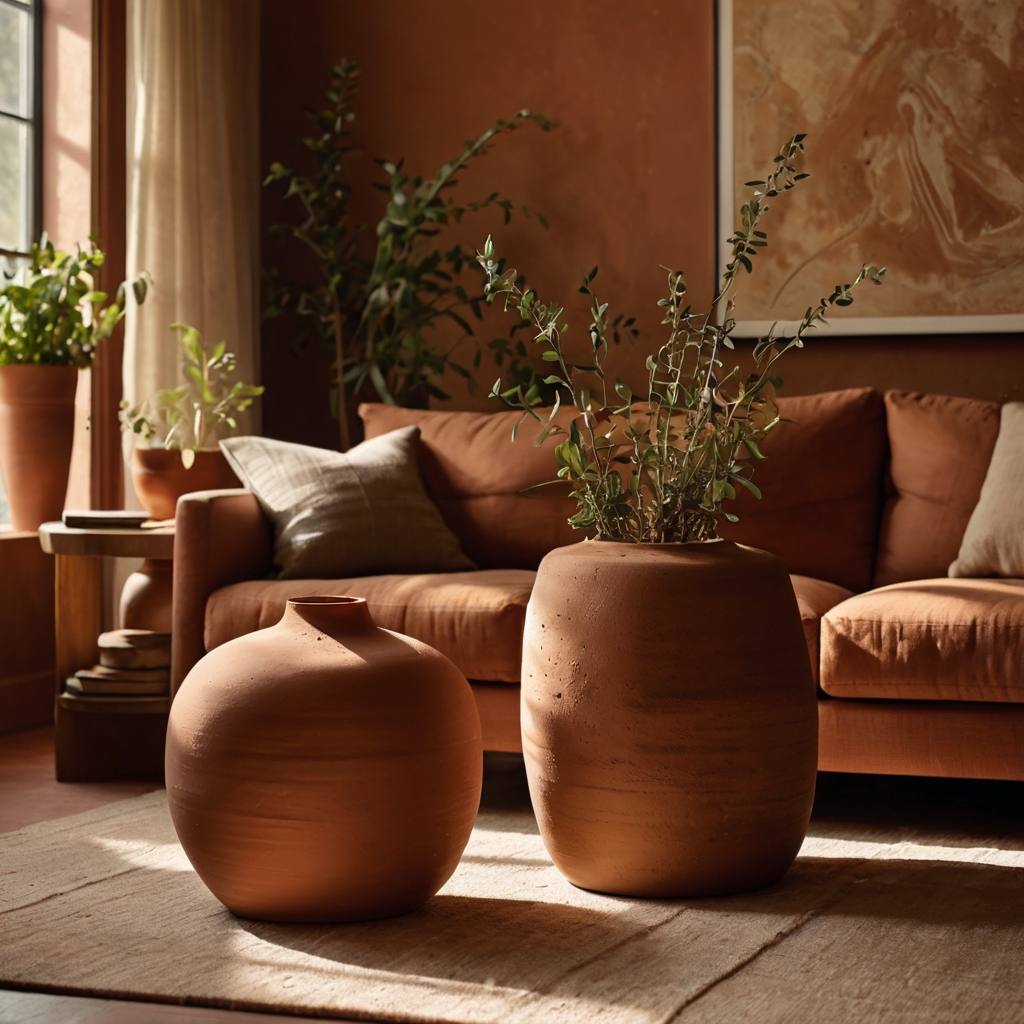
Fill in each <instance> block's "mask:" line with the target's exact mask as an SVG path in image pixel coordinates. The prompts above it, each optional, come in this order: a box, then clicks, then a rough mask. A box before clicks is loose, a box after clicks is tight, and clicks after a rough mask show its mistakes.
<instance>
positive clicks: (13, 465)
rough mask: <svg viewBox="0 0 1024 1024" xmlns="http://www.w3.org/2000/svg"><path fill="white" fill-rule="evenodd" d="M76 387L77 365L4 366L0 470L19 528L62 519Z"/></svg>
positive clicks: (1, 373)
mask: <svg viewBox="0 0 1024 1024" xmlns="http://www.w3.org/2000/svg"><path fill="white" fill-rule="evenodd" d="M77 388H78V367H77V366H35V365H31V366H0V473H3V478H4V489H5V490H6V491H7V503H8V505H9V506H10V509H11V525H12V526H13V527H14V529H15V530H35V529H38V527H39V524H40V523H45V522H49V521H51V520H55V519H60V517H61V512H62V511H63V510H64V495H65V493H66V492H67V489H68V471H69V469H70V468H71V445H72V441H73V439H74V433H75V391H76V390H77Z"/></svg>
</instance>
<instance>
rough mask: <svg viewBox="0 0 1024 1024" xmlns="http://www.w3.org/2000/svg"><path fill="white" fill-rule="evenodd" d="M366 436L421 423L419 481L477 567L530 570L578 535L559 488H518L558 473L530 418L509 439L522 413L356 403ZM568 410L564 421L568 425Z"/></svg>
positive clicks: (550, 447) (551, 443) (550, 445)
mask: <svg viewBox="0 0 1024 1024" xmlns="http://www.w3.org/2000/svg"><path fill="white" fill-rule="evenodd" d="M359 415H360V416H361V417H362V419H363V424H364V426H365V428H366V437H367V439H369V438H372V437H378V436H380V435H381V434H386V433H388V432H389V431H392V430H397V429H398V428H399V427H404V426H409V425H415V426H418V427H419V428H420V446H419V460H420V472H421V473H422V474H423V484H424V486H425V487H426V490H427V494H429V495H430V498H431V500H432V501H433V502H434V504H435V505H437V507H438V508H439V509H440V510H441V515H442V516H443V517H444V520H445V522H446V523H447V524H448V528H449V529H450V530H451V531H452V532H453V533H454V534H455V535H456V536H457V537H458V538H459V540H460V541H461V542H462V550H463V551H465V552H466V554H467V555H468V556H469V557H470V558H471V559H473V561H474V562H476V564H477V565H479V566H480V568H481V569H508V568H514V569H536V568H537V566H538V565H539V564H540V560H541V559H542V558H543V557H544V556H545V555H546V554H547V553H548V552H549V551H550V550H551V549H552V548H556V547H560V546H561V545H563V544H575V543H576V542H577V541H578V540H581V539H582V535H581V534H580V533H578V532H577V531H575V530H573V529H572V528H571V527H570V526H568V525H567V523H566V520H567V519H568V518H569V516H570V515H572V514H573V511H574V510H575V502H574V501H573V500H572V499H571V498H567V497H565V496H564V494H562V495H559V496H551V495H544V494H543V493H542V492H541V493H534V494H521V493H520V492H521V491H522V490H524V489H525V488H527V487H533V486H534V485H535V484H541V483H545V482H547V481H550V480H554V479H556V475H557V466H556V464H555V455H554V448H555V445H556V444H557V438H549V439H548V440H547V441H546V442H545V443H544V444H543V445H542V446H541V447H540V448H535V447H534V445H533V440H534V438H535V437H536V436H537V424H536V422H534V421H532V420H530V421H528V422H526V423H524V424H523V427H522V430H521V431H520V432H519V435H518V437H517V438H516V442H515V444H512V442H511V437H512V428H513V426H514V425H515V424H516V423H517V422H518V421H519V420H520V419H522V415H523V414H522V413H520V412H499V413H485V412H481V413H473V412H432V411H425V410H421V409H400V408H398V407H397V406H394V405H378V404H373V403H366V404H364V405H361V406H360V407H359ZM572 415H573V410H572V409H567V410H565V411H564V414H563V415H562V419H563V420H564V421H565V422H566V423H568V421H569V420H570V419H571V418H572Z"/></svg>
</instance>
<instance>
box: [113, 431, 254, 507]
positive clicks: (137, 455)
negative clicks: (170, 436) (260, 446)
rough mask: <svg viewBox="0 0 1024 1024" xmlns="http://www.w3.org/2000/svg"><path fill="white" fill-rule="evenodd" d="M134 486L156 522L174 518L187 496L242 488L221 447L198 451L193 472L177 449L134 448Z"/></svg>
mask: <svg viewBox="0 0 1024 1024" xmlns="http://www.w3.org/2000/svg"><path fill="white" fill-rule="evenodd" d="M132 483H133V484H134V485H135V493H136V494H137V495H138V496H139V501H141V502H142V507H143V508H144V509H145V510H146V511H147V512H148V513H149V514H150V515H151V516H152V517H153V518H154V519H173V518H174V511H175V509H176V507H177V505H178V499H179V498H180V497H181V496H182V495H183V494H190V493H191V492H192V491H217V490H220V489H221V488H225V487H241V486H242V484H241V482H240V481H239V479H238V477H237V476H236V475H235V471H234V470H233V469H232V468H231V466H229V465H228V460H227V459H226V458H224V453H223V452H222V451H221V450H220V449H219V448H203V449H201V450H200V451H198V452H196V460H195V462H193V463H192V465H191V467H190V468H189V469H186V468H185V465H184V463H183V462H182V461H181V452H180V451H178V450H177V449H175V448H170V449H168V448H134V449H132Z"/></svg>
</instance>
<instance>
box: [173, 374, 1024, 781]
mask: <svg viewBox="0 0 1024 1024" xmlns="http://www.w3.org/2000/svg"><path fill="white" fill-rule="evenodd" d="M780 408H781V413H782V415H783V416H785V417H787V418H789V419H791V420H793V421H794V422H792V423H784V424H782V425H781V426H780V427H779V429H778V430H777V431H775V432H774V433H773V434H771V435H770V436H769V438H768V439H767V440H766V441H765V444H764V451H765V453H766V455H767V456H768V459H767V460H766V461H765V462H764V463H761V464H759V465H758V467H757V473H756V475H755V479H756V481H757V483H758V485H759V486H760V487H761V488H762V490H763V491H764V494H765V497H764V500H763V501H761V502H758V501H756V500H755V499H754V498H753V497H752V496H749V495H746V494H745V493H743V494H742V495H741V497H740V498H739V499H738V500H737V501H736V502H733V503H732V510H733V511H736V512H737V513H738V514H739V515H740V516H741V521H740V522H739V523H738V524H736V525H735V526H734V527H726V528H725V530H724V531H723V532H724V533H726V534H727V535H728V536H730V537H732V538H733V539H736V540H739V541H741V542H743V543H749V544H753V545H757V546H761V547H765V548H767V549H768V550H771V551H774V552H776V553H777V554H779V555H780V556H781V557H782V558H783V559H784V560H785V561H786V562H787V563H788V565H789V567H790V571H791V572H793V573H796V575H793V576H792V577H791V578H792V581H793V588H794V592H795V594H796V597H797V603H798V606H799V609H800V615H801V620H802V622H803V627H804V633H805V637H806V640H807V646H808V652H809V655H810V659H811V663H812V665H814V666H815V668H816V671H817V668H818V666H820V678H819V684H820V686H821V688H822V694H821V700H820V701H819V721H820V724H821V728H820V733H819V737H820V739H819V758H820V760H819V765H820V767H821V768H822V769H824V770H832V771H863V772H897V773H904V774H921V775H928V774H934V775H954V776H963V777H973V778H1000V779H1019V780H1024V745H1022V740H1021V737H1024V642H1022V641H1024V579H950V578H948V577H946V575H945V573H946V567H947V566H948V565H949V563H950V562H951V561H952V559H953V558H955V557H956V553H957V546H958V545H959V544H960V537H961V535H962V534H963V532H964V526H965V524H966V522H967V520H968V518H969V517H970V515H971V510H972V508H973V505H974V503H975V502H976V501H977V500H978V493H979V491H980V490H981V482H982V481H983V480H984V479H985V475H986V470H987V467H988V463H989V459H990V456H991V454H992V451H993V447H994V443H995V437H996V434H997V431H998V416H997V407H996V406H995V405H994V404H992V403H986V402H975V401H972V400H967V399H956V398H948V397H945V396H927V395H916V394H909V393H901V392H890V393H889V395H887V397H886V400H885V401H884V402H883V400H882V396H880V395H879V394H877V393H876V392H873V391H870V390H868V389H853V390H848V391H841V392H832V393H830V394H824V395H810V396H806V397H800V398H790V399H783V400H781V401H780ZM886 410H888V427H887V426H886ZM361 411H362V414H363V417H364V421H365V423H366V428H367V429H366V433H367V436H368V437H375V436H378V435H380V434H383V433H387V432H389V431H390V430H393V429H395V428H397V427H400V426H404V425H417V426H419V427H420V429H421V431H422V443H421V447H420V450H419V453H418V465H419V468H420V472H421V474H422V477H423V480H424V484H425V487H426V490H427V492H428V494H429V495H430V496H431V498H432V499H433V500H434V501H435V502H436V503H437V505H438V506H439V508H440V509H441V511H442V515H443V516H444V518H445V520H446V522H447V523H448V526H449V528H450V529H451V530H452V531H453V532H454V533H455V534H456V535H457V536H458V537H459V540H460V541H461V543H462V545H463V548H464V550H465V551H466V553H467V554H469V555H470V556H471V557H472V558H473V559H474V560H475V561H476V562H477V564H479V565H482V566H485V567H487V568H486V569H485V570H484V571H481V572H474V573H445V574H433V575H430V576H375V577H361V578H359V579H352V580H301V579H299V580H289V581H286V582H285V581H269V580H267V579H266V576H267V574H268V573H269V572H270V569H271V565H270V562H271V555H272V545H271V540H272V537H271V529H270V525H269V523H268V522H267V520H266V519H265V518H264V517H263V514H262V512H261V511H260V508H259V505H258V504H257V502H256V499H255V498H254V497H253V496H252V495H251V494H249V493H248V492H245V491H240V490H236V491H221V492H208V493H199V494H193V495H186V496H185V497H183V498H182V499H181V501H180V502H179V505H178V515H177V534H176V538H175V569H174V588H175V590H174V612H173V618H174V626H173V632H174V635H173V642H172V667H171V676H172V692H173V691H174V690H175V689H176V688H177V687H178V686H179V685H180V683H181V681H182V679H183V678H184V676H185V674H186V673H187V672H188V671H189V669H190V668H191V667H192V666H193V665H194V664H195V662H196V661H197V660H198V659H199V658H200V657H201V656H202V654H203V653H204V651H205V649H206V648H207V646H211V647H212V646H216V645H218V644H221V643H223V642H225V641H226V640H228V639H231V638H232V637H233V636H236V635H240V634H242V633H245V632H248V631H250V630H252V629H258V628H260V627H261V626H265V625H269V624H270V623H272V622H274V621H275V620H276V619H277V618H278V616H279V615H280V613H281V610H282V609H283V606H284V601H285V600H286V598H287V597H288V596H298V595H299V594H301V593H313V594H329V593H348V594H354V595H361V596H365V597H366V598H367V599H368V601H369V602H370V607H371V610H372V611H373V614H374V615H375V617H376V618H377V619H378V621H380V622H381V624H382V625H384V626H387V627H388V628H392V629H396V630H399V631H401V632H406V633H409V634H411V635H412V636H415V637H418V638H420V639H422V640H424V641H426V642H427V643H430V644H432V645H433V646H435V647H437V648H439V649H440V650H442V651H444V652H445V653H446V654H448V656H449V657H451V658H452V659H453V660H454V661H455V663H456V664H458V665H459V666H460V667H461V668H462V669H463V671H464V672H465V673H466V675H467V676H469V677H470V678H471V679H472V680H473V684H472V685H473V689H474V694H475V697H476V700H477V705H478V708H479V710H480V714H481V721H482V723H483V728H484V735H485V742H486V744H487V748H488V749H491V750H517V749H520V746H519V733H518V693H519V691H518V686H517V685H516V683H517V681H518V678H519V671H520V657H521V642H522V626H523V618H524V612H525V607H526V604H527V601H528V598H529V594H530V590H531V587H532V583H533V578H534V577H533V573H532V572H531V571H530V570H532V569H534V568H535V567H536V565H537V563H538V562H539V561H540V559H541V558H542V557H543V555H544V554H546V553H547V551H549V550H551V549H552V548H554V547H556V546H560V545H563V544H571V543H573V542H575V541H577V540H579V539H580V533H579V532H576V531H573V530H571V529H570V528H569V527H568V525H567V524H566V522H565V520H566V518H567V517H568V516H569V515H570V514H571V512H572V510H573V508H574V504H573V502H572V501H571V500H570V499H567V498H565V497H556V496H553V495H551V494H549V495H548V496H546V497H528V496H526V495H522V494H520V493H519V491H520V489H521V488H524V487H528V486H530V485H532V484H536V483H539V482H542V481H546V480H549V479H551V477H552V476H553V475H554V468H553V459H552V453H551V450H550V449H551V446H552V444H553V442H552V441H549V442H548V443H547V444H546V445H545V446H544V447H543V448H540V449H537V448H534V447H533V438H534V437H535V436H536V432H535V424H532V423H526V424H524V427H523V431H522V434H521V436H520V438H519V440H518V441H517V442H516V444H514V445H513V444H511V442H510V434H511V429H512V425H513V423H514V422H515V421H516V419H517V417H518V415H519V414H518V413H514V412H513V413H499V414H496V415H489V414H486V413H461V412H455V413H440V412H427V411H418V410H408V409H396V408H394V407H388V406H378V405H368V406H364V407H363V408H362V410H361ZM572 415H573V412H572V410H563V411H562V413H560V416H564V417H565V418H566V421H567V420H568V418H570V417H571V416H572ZM890 446H891V450H892V457H891V463H892V466H891V483H890V487H889V493H888V499H887V501H886V503H885V506H886V507H885V514H884V522H883V523H882V526H881V540H879V523H880V520H881V519H882V503H883V487H884V477H885V466H886V463H887V460H888V459H889V448H890ZM876 547H877V549H878V556H877V562H876V558H875V553H876ZM876 569H877V578H878V579H879V580H881V579H889V578H897V579H895V582H893V584H892V585H889V586H885V587H881V588H880V589H877V590H873V591H870V590H868V588H869V587H870V586H871V585H872V579H873V578H874V577H875V575H876ZM906 576H910V577H912V578H908V579H898V577H906ZM922 577H924V578H922ZM928 577H934V578H928ZM737 628H742V627H741V626H739V625H738V627H737Z"/></svg>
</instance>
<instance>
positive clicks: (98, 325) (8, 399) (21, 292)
mask: <svg viewBox="0 0 1024 1024" xmlns="http://www.w3.org/2000/svg"><path fill="white" fill-rule="evenodd" d="M103 260H104V257H103V253H102V252H101V251H100V250H99V249H97V248H96V247H95V246H94V245H93V244H92V243H90V244H89V245H87V246H85V247H82V246H79V247H78V251H77V252H76V253H74V254H72V253H67V252H63V251H62V250H60V249H56V248H54V246H53V243H52V242H50V241H49V239H48V238H47V237H46V236H45V235H44V236H43V238H42V240H41V241H40V242H39V243H38V244H35V245H33V246H32V253H31V256H30V258H29V261H28V264H27V266H26V267H25V268H24V269H23V270H21V271H20V272H19V273H18V274H16V275H14V276H13V277H11V278H9V279H8V281H7V283H6V284H5V285H4V286H3V288H2V289H0V471H2V472H3V477H4V484H5V487H6V490H7V500H8V503H9V505H10V510H11V524H12V525H13V527H14V529H16V530H35V529H36V528H37V527H38V526H39V524H40V523H43V522H46V521H47V520H50V519H59V518H60V514H61V510H62V509H63V507H64V494H65V491H66V490H67V483H68V470H69V468H70V464H71V444H72V439H73V432H74V422H75V390H76V388H77V386H78V371H79V370H80V369H86V368H88V367H89V366H90V365H92V359H93V355H94V354H95V352H96V349H97V347H98V346H99V345H100V344H101V343H102V342H103V340H104V339H105V338H107V337H109V336H110V334H111V332H112V331H113V330H114V327H115V326H116V325H117V324H118V322H119V321H120V320H121V319H122V317H123V316H124V313H125V283H124V282H122V283H121V284H120V285H119V286H118V288H117V292H116V295H115V297H114V300H113V301H112V302H110V301H108V296H107V294H106V293H105V292H101V291H97V290H96V288H95V275H96V272H97V271H98V270H99V269H100V268H101V267H102V266H103ZM147 281H148V275H145V274H144V275H142V276H141V277H140V278H139V279H138V280H137V281H135V282H133V284H132V288H133V290H134V293H135V299H136V301H137V302H139V303H140V304H141V303H142V302H144V301H145V298H146V287H147Z"/></svg>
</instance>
